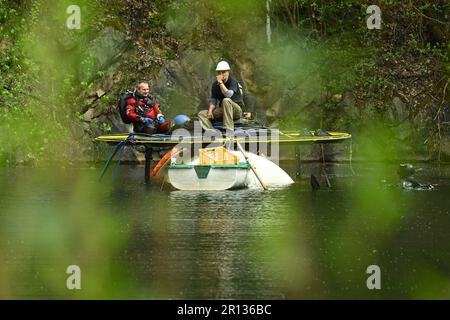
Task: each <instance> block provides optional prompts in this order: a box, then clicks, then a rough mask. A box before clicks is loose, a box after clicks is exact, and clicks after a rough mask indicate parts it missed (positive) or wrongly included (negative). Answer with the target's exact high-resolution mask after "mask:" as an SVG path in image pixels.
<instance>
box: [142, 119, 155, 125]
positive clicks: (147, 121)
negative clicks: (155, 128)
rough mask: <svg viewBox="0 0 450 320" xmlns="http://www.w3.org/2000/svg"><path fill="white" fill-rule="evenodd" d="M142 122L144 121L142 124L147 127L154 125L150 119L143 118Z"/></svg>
mask: <svg viewBox="0 0 450 320" xmlns="http://www.w3.org/2000/svg"><path fill="white" fill-rule="evenodd" d="M141 121H142V123H143V124H145V125H149V124H152V123H153V120H152V119H150V118H142V119H141Z"/></svg>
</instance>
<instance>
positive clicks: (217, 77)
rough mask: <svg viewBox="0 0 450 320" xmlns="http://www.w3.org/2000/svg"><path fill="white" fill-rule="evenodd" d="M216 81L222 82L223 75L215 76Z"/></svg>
mask: <svg viewBox="0 0 450 320" xmlns="http://www.w3.org/2000/svg"><path fill="white" fill-rule="evenodd" d="M216 80H217V82H220V81H223V75H221V74H218V75H216Z"/></svg>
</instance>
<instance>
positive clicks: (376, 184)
mask: <svg viewBox="0 0 450 320" xmlns="http://www.w3.org/2000/svg"><path fill="white" fill-rule="evenodd" d="M282 167H283V168H285V169H286V171H288V173H289V174H290V175H291V176H292V177H296V183H295V184H294V185H293V186H291V187H289V188H285V189H277V190H270V191H268V192H262V191H259V190H239V191H224V192H183V191H173V190H170V189H169V188H167V185H163V186H162V187H161V184H155V183H154V184H152V185H150V186H149V185H144V184H143V183H142V174H143V168H142V167H140V166H123V167H122V168H121V171H120V175H119V179H118V181H116V183H115V184H112V183H111V175H109V176H106V177H105V179H104V180H103V182H102V183H98V182H97V177H98V174H99V168H76V169H75V168H66V169H59V168H58V169H33V168H14V169H1V171H0V190H1V193H0V261H1V265H0V298H87V299H90V298H124V299H132V298H139V299H142V298H149V299H153V298H160V299H167V298H171V299H172V298H173V299H236V298H244V299H272V298H273V299H304V298H308V299H323V298H325V299H335V298H344V299H346V298H363V299H366V298H388V299H389V298H447V299H449V298H450V232H449V230H450V166H441V167H437V166H432V165H422V167H423V171H422V172H421V173H420V175H418V176H417V178H418V179H419V180H420V181H423V182H428V183H433V184H437V187H436V190H433V191H404V190H402V189H401V188H399V187H398V180H397V178H396V173H395V171H396V168H397V166H396V165H383V166H382V165H379V164H358V165H356V166H354V169H355V172H356V175H352V174H351V171H350V168H349V166H348V165H336V164H334V165H328V166H327V168H326V170H327V172H328V174H329V178H330V180H331V183H332V188H331V189H327V188H322V189H321V190H319V191H316V192H313V191H312V190H311V187H310V184H309V175H310V174H311V173H314V174H316V175H317V176H320V172H321V169H320V165H318V164H303V165H302V166H301V168H300V171H299V168H298V164H297V163H296V162H288V163H283V164H282ZM321 183H322V185H323V186H325V182H324V180H323V179H322V181H321ZM373 264H375V265H378V266H379V267H380V269H381V286H382V288H381V290H372V291H371V290H368V289H367V287H366V280H367V278H368V277H369V275H368V274H366V269H367V267H368V266H369V265H373ZM69 265H78V266H79V267H80V268H81V286H82V288H81V290H73V291H71V290H68V289H67V288H66V279H67V277H68V276H69V275H68V274H66V268H67V267H68V266H69Z"/></svg>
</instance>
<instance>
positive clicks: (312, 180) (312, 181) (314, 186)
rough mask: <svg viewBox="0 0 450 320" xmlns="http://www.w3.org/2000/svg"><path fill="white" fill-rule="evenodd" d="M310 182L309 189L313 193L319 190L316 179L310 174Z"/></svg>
mask: <svg viewBox="0 0 450 320" xmlns="http://www.w3.org/2000/svg"><path fill="white" fill-rule="evenodd" d="M310 182H311V188H312V189H313V190H314V191H316V190H319V189H320V184H319V181H318V180H317V178H316V176H315V175H313V174H311V179H310Z"/></svg>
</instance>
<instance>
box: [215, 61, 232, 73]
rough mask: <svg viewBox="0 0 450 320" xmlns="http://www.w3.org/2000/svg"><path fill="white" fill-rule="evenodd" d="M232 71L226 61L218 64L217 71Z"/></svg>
mask: <svg viewBox="0 0 450 320" xmlns="http://www.w3.org/2000/svg"><path fill="white" fill-rule="evenodd" d="M228 70H230V65H229V64H228V62H226V61H220V62H219V63H218V64H217V67H216V71H228Z"/></svg>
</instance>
